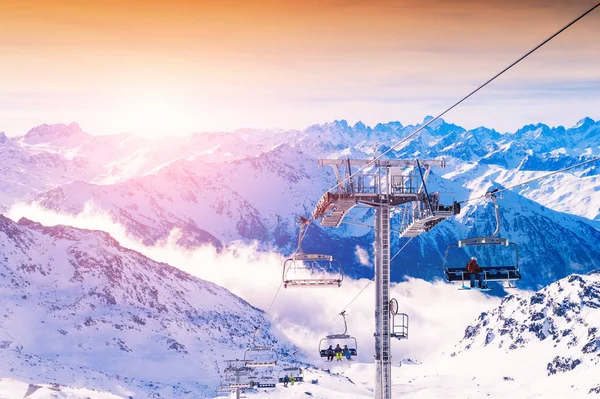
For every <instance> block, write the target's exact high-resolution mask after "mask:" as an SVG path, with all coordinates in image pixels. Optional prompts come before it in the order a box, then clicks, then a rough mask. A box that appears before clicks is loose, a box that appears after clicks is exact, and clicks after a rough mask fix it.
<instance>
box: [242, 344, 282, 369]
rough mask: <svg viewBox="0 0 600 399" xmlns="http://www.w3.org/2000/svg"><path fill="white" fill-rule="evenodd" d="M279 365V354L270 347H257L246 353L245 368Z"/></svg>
mask: <svg viewBox="0 0 600 399" xmlns="http://www.w3.org/2000/svg"><path fill="white" fill-rule="evenodd" d="M276 365H277V352H275V350H274V349H273V348H271V347H268V346H256V347H253V348H250V349H248V350H246V352H245V353H244V366H246V367H269V366H276Z"/></svg>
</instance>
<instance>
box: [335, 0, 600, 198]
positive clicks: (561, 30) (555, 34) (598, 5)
mask: <svg viewBox="0 0 600 399" xmlns="http://www.w3.org/2000/svg"><path fill="white" fill-rule="evenodd" d="M598 7H600V3H597V4H596V5H595V6H593V7H592V8H590V9H588V10H587V11H586V12H584V13H583V14H581V15H580V16H579V17H577V18H575V19H574V20H573V21H571V22H569V23H568V24H567V25H565V26H564V27H563V28H561V29H560V30H558V31H557V32H556V33H554V34H553V35H551V36H550V37H548V38H547V39H546V40H544V41H543V42H542V43H540V44H538V45H537V46H535V47H534V48H533V49H531V50H529V51H528V52H527V53H526V54H525V55H523V56H521V57H520V58H519V59H518V60H516V61H514V62H513V63H512V64H510V65H509V66H507V67H506V68H504V69H503V70H502V71H500V72H498V73H497V74H496V75H494V76H493V77H492V78H491V79H489V80H487V81H486V82H485V83H483V84H482V85H480V86H479V87H477V88H476V89H475V90H473V91H471V92H470V93H469V94H467V95H466V96H464V97H463V98H461V99H460V100H459V101H457V102H456V103H454V104H453V105H452V106H450V107H449V108H447V109H446V110H445V111H443V112H442V113H440V114H439V115H437V116H436V117H434V118H433V119H431V120H430V121H429V122H427V123H425V124H423V125H421V126H420V127H419V128H418V129H417V130H415V131H414V132H412V133H411V134H409V135H408V136H406V137H405V138H403V139H401V140H400V141H398V142H397V143H396V144H394V145H392V146H391V147H390V148H389V149H387V150H386V151H384V152H382V153H381V154H380V155H378V156H376V157H375V158H373V159H372V160H371V161H369V162H368V163H367V164H366V165H364V166H363V167H361V168H359V169H358V170H356V171H355V172H354V173H351V174H350V175H348V176H346V177H345V178H344V179H342V180H341V181H339V182H338V183H337V184H336V185H334V186H333V187H331V188H330V189H329V190H327V193H330V192H332V191H333V190H335V189H336V188H337V187H339V186H341V185H342V184H344V183H345V182H347V181H348V180H350V179H352V178H353V177H354V176H356V175H357V174H358V173H361V172H362V171H364V170H365V169H368V168H369V167H371V166H373V165H374V164H375V163H376V162H377V161H378V160H380V159H381V158H383V157H384V156H385V155H387V154H388V153H390V152H391V151H393V150H395V149H396V148H397V147H398V146H400V145H401V144H403V143H405V142H406V141H408V140H409V139H411V138H412V137H413V136H415V135H416V134H418V133H420V132H421V131H422V130H423V129H425V128H426V127H427V126H429V125H431V124H432V123H433V122H435V121H436V120H438V119H440V118H441V117H442V116H444V115H445V114H447V113H448V112H450V111H451V110H452V109H454V108H456V107H457V106H458V105H460V104H461V103H463V102H464V101H466V100H467V99H468V98H470V97H471V96H473V95H474V94H475V93H477V92H478V91H480V90H481V89H483V88H484V87H486V86H487V85H488V84H490V83H492V82H493V81H494V80H496V79H497V78H499V77H500V76H501V75H503V74H504V73H506V72H507V71H508V70H510V69H512V68H513V67H514V66H515V65H517V64H519V63H520V62H521V61H523V60H524V59H525V58H527V57H529V56H530V55H531V54H533V53H534V52H536V51H537V50H539V49H540V48H541V47H543V46H544V45H546V44H547V43H548V42H550V41H551V40H552V39H554V38H555V37H557V36H558V35H560V34H561V33H562V32H564V31H565V30H567V29H568V28H570V27H571V26H572V25H574V24H575V23H577V22H578V21H579V20H581V19H582V18H584V17H585V16H587V15H588V14H589V13H591V12H592V11H594V10H595V9H596V8H598Z"/></svg>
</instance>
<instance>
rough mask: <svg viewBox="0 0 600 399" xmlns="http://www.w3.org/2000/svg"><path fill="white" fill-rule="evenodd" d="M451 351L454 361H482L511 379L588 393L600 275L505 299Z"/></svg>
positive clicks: (599, 331) (595, 363)
mask: <svg viewBox="0 0 600 399" xmlns="http://www.w3.org/2000/svg"><path fill="white" fill-rule="evenodd" d="M455 349H456V351H455V352H454V353H453V354H452V356H453V357H456V359H457V360H458V361H460V360H461V359H463V361H465V362H469V361H474V359H477V358H481V359H485V360H486V363H489V364H490V365H493V366H490V368H492V367H496V368H499V369H504V370H505V372H506V374H507V375H509V376H510V377H511V378H513V379H514V380H519V379H520V381H521V382H522V381H523V380H525V379H527V378H534V377H535V378H537V379H542V380H541V382H542V383H548V384H559V385H562V386H567V384H573V386H575V387H576V388H578V389H579V390H580V391H581V392H585V393H587V392H588V391H590V392H591V391H593V390H594V389H595V388H596V386H597V385H598V377H597V376H598V372H599V371H600V275H599V274H589V275H577V274H573V275H570V276H568V277H566V278H564V279H561V280H559V281H557V282H555V283H553V284H550V285H549V286H547V287H546V288H544V289H542V290H540V291H538V292H536V293H532V294H524V293H520V294H515V295H509V296H507V297H505V298H504V299H503V300H502V302H501V303H500V305H499V306H498V307H497V308H495V309H493V310H491V311H489V312H484V313H482V314H481V315H480V316H479V317H478V319H477V320H476V321H475V323H474V324H472V325H470V326H468V327H467V328H466V330H465V335H464V338H463V339H462V340H461V341H460V343H459V344H458V345H457V346H456V348H455ZM486 367H487V366H486ZM544 381H546V382H544ZM539 382H540V381H538V383H539Z"/></svg>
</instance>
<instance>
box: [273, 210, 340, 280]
mask: <svg viewBox="0 0 600 399" xmlns="http://www.w3.org/2000/svg"><path fill="white" fill-rule="evenodd" d="M300 221H301V225H300V233H299V235H298V248H297V250H296V252H295V253H294V254H293V255H292V256H291V257H290V258H288V259H286V261H285V262H284V264H283V286H284V288H287V287H288V286H292V287H332V286H338V287H340V286H341V285H342V280H343V278H344V275H343V271H342V264H341V262H340V261H339V260H337V259H335V258H334V257H333V256H331V255H323V254H307V253H304V251H303V250H302V240H303V239H304V236H305V235H306V230H307V229H308V226H309V225H310V223H311V221H310V220H309V219H305V218H303V217H300Z"/></svg>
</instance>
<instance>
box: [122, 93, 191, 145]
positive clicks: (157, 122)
mask: <svg viewBox="0 0 600 399" xmlns="http://www.w3.org/2000/svg"><path fill="white" fill-rule="evenodd" d="M199 109H201V106H200V105H199V104H198V103H197V102H196V101H194V99H191V98H186V97H185V96H183V95H182V94H181V93H175V92H173V91H172V90H171V91H170V90H165V88H160V87H144V88H143V89H141V90H129V91H128V92H127V93H124V95H123V96H122V100H121V101H120V103H119V104H118V106H117V109H115V110H114V118H113V119H114V122H115V124H117V125H118V126H122V128H123V129H125V130H126V131H131V132H133V133H135V134H139V135H141V136H144V137H149V136H154V137H157V136H164V135H179V134H189V133H191V132H192V131H193V130H194V129H195V127H197V126H198V124H199V122H200V121H201V118H202V116H201V115H200V114H199V112H198V110H199Z"/></svg>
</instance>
